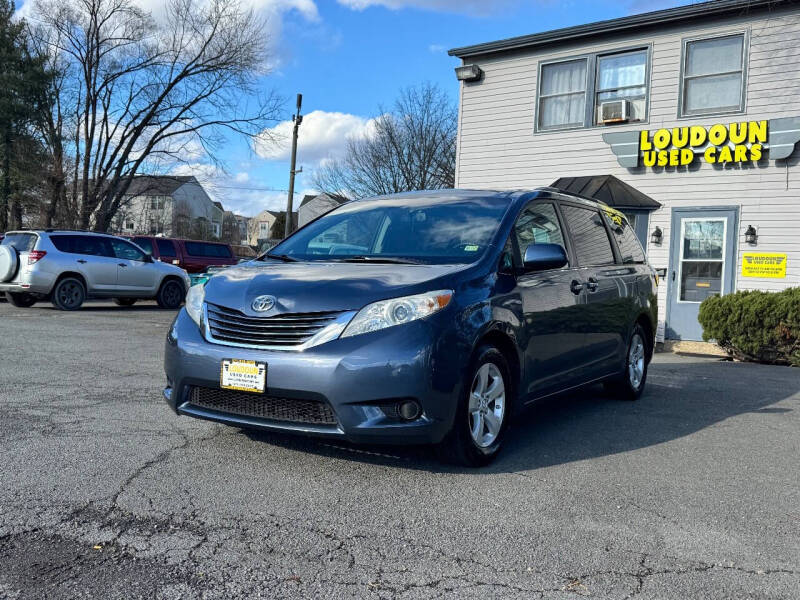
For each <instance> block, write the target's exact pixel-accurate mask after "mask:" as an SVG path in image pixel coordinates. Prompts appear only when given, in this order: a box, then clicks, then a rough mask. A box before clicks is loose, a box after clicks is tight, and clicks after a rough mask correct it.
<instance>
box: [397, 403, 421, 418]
mask: <svg viewBox="0 0 800 600" xmlns="http://www.w3.org/2000/svg"><path fill="white" fill-rule="evenodd" d="M397 412H398V413H399V414H400V416H401V417H402V418H403V419H404V420H406V421H413V420H414V419H416V418H417V417H419V416H420V414H422V408H421V407H420V405H419V403H418V402H416V401H414V400H406V401H404V402H401V403H400V404H399V405H398V406H397Z"/></svg>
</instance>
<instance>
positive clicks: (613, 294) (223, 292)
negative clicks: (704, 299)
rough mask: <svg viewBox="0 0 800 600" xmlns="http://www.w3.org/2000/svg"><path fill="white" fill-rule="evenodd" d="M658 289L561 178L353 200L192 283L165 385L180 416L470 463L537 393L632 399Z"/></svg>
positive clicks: (493, 449) (632, 252)
mask: <svg viewBox="0 0 800 600" xmlns="http://www.w3.org/2000/svg"><path fill="white" fill-rule="evenodd" d="M333 232H336V233H338V234H339V236H338V237H335V238H334V237H333V236H331V235H330V234H331V233H333ZM656 286H657V278H656V274H655V272H654V271H653V269H652V268H651V267H650V266H649V265H648V264H647V262H646V260H645V255H644V252H643V250H642V247H641V245H640V244H639V242H638V240H637V238H636V235H635V233H634V231H633V229H632V228H631V226H630V225H629V223H628V222H627V220H626V219H625V217H624V216H623V215H622V214H621V213H618V212H616V211H614V210H612V209H610V208H609V207H607V206H605V205H604V204H600V203H597V202H594V201H590V200H587V199H584V198H580V197H577V196H573V195H567V194H564V193H560V192H558V191H557V190H553V189H549V188H543V189H539V190H535V191H532V192H486V191H462V190H448V191H438V192H424V193H413V194H401V195H395V196H388V197H380V198H373V199H367V200H361V201H356V202H351V203H348V204H346V205H343V206H341V207H339V208H337V209H334V210H333V211H332V212H330V213H328V214H327V215H325V216H323V217H321V218H320V219H318V220H316V221H314V222H312V223H310V224H308V225H306V226H305V227H303V228H302V229H300V230H299V231H297V232H295V233H294V234H293V235H292V236H290V237H289V238H288V239H286V240H285V241H283V242H282V243H280V244H279V245H278V246H276V247H275V248H273V249H272V250H271V252H269V253H268V254H266V255H264V256H262V257H260V258H259V259H258V260H256V261H251V262H249V263H246V264H244V265H240V266H238V267H232V268H230V269H226V270H225V271H223V272H222V273H219V274H217V275H216V276H215V277H213V278H212V279H211V280H209V281H208V283H207V284H206V285H205V286H196V287H194V288H192V289H191V291H190V292H189V295H188V297H187V300H186V306H185V308H184V310H181V311H180V313H179V314H178V315H177V317H176V319H175V321H174V323H173V325H172V327H171V328H170V331H169V334H168V336H167V343H166V355H165V371H166V375H167V386H166V388H165V390H164V397H165V399H166V401H167V403H168V404H169V405H170V407H171V408H172V409H173V410H174V411H176V412H177V413H178V414H181V415H188V416H192V417H198V418H202V419H209V420H213V421H219V422H222V423H227V424H230V425H235V426H238V427H255V428H261V429H267V430H282V431H294V432H298V433H304V434H310V435H318V436H327V437H331V438H344V439H347V440H350V441H352V442H378V443H399V444H405V443H421V442H423V443H435V444H439V448H440V449H441V451H442V453H443V454H444V456H445V457H447V458H448V459H449V460H455V461H457V462H460V463H462V464H466V465H483V464H486V463H487V462H489V461H490V460H491V459H492V458H493V457H494V456H495V455H496V454H497V452H498V451H499V449H500V447H501V445H502V443H503V439H504V438H505V435H506V431H507V428H508V425H509V422H510V421H511V419H512V417H513V415H514V414H516V413H517V412H518V411H519V410H521V409H523V408H525V407H526V406H528V405H530V404H531V403H532V402H534V401H536V400H538V399H540V398H544V397H547V396H552V395H554V394H558V393H560V392H564V391H566V390H572V389H575V388H577V387H579V386H583V385H586V384H590V383H595V382H604V383H605V384H606V385H607V387H608V388H609V389H610V390H612V391H613V393H615V394H617V395H618V396H619V397H620V398H625V399H630V400H635V399H636V398H638V397H639V396H640V395H641V394H642V391H643V390H644V387H645V382H646V380H647V369H648V363H649V362H650V359H651V356H652V352H653V346H654V339H655V328H656V323H657V308H656Z"/></svg>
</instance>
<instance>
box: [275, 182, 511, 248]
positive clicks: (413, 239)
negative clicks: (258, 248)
mask: <svg viewBox="0 0 800 600" xmlns="http://www.w3.org/2000/svg"><path fill="white" fill-rule="evenodd" d="M507 208H508V204H507V202H504V201H503V200H502V199H498V198H479V197H477V198H460V199H458V200H451V199H443V198H441V197H439V198H436V197H432V198H430V197H429V198H425V197H413V198H409V197H401V198H386V199H376V200H362V201H358V202H352V203H349V204H346V205H343V206H341V207H339V208H337V209H335V210H333V211H332V212H330V213H328V214H327V215H325V216H323V217H321V218H320V219H318V220H316V221H314V222H312V223H311V224H309V225H308V226H306V227H304V228H303V229H301V230H300V231H298V232H297V233H295V234H294V235H293V236H291V237H290V238H289V239H287V240H285V241H284V242H282V243H280V244H278V245H277V246H275V247H274V248H272V250H271V251H270V252H269V253H267V254H266V255H265V257H273V258H278V259H281V260H286V261H291V260H317V261H331V260H335V261H346V262H376V263H377V262H385V263H405V262H408V263H412V264H413V263H422V264H456V263H472V262H475V261H476V260H478V259H479V258H480V257H481V256H483V253H484V252H485V251H486V248H487V247H488V246H489V244H491V242H492V238H493V237H494V234H495V232H496V231H497V228H498V227H499V225H500V221H501V220H502V218H503V215H504V214H505V211H506V210H507ZM262 258H263V257H262Z"/></svg>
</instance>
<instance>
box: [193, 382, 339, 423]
mask: <svg viewBox="0 0 800 600" xmlns="http://www.w3.org/2000/svg"><path fill="white" fill-rule="evenodd" d="M189 403H190V404H192V405H194V406H198V407H200V408H207V409H209V410H216V411H219V412H223V413H229V414H233V415H240V416H245V417H256V418H259V419H269V420H271V421H284V422H288V423H304V424H309V425H336V424H337V421H336V416H335V415H334V414H333V409H331V407H330V405H329V404H328V403H327V402H325V401H322V400H321V401H317V400H300V399H297V398H277V397H274V396H263V395H256V394H250V393H247V392H237V391H234V390H222V389H215V388H206V387H193V388H192V390H191V392H190V393H189Z"/></svg>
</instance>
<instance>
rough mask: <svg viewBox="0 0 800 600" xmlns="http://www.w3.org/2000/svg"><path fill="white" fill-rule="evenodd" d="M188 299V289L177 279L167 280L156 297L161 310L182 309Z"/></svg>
mask: <svg viewBox="0 0 800 600" xmlns="http://www.w3.org/2000/svg"><path fill="white" fill-rule="evenodd" d="M185 298H186V288H184V287H183V284H182V283H181V282H180V281H178V280H176V279H167V280H166V281H165V282H164V283H162V284H161V288H160V289H159V290H158V295H157V296H156V302H158V305H159V306H160V307H161V308H169V309H172V310H174V309H176V308H180V306H181V304H183V300H184V299H185Z"/></svg>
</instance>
